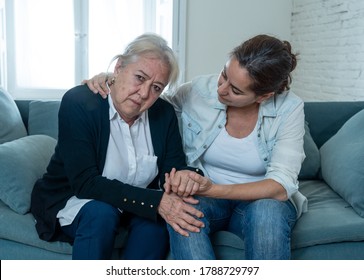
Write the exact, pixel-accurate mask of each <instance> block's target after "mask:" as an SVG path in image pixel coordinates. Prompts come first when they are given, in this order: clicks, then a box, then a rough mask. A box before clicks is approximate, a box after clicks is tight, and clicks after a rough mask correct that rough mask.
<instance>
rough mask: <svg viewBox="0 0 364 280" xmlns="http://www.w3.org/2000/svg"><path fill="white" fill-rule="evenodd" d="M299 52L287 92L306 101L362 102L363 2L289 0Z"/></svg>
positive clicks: (294, 36)
mask: <svg viewBox="0 0 364 280" xmlns="http://www.w3.org/2000/svg"><path fill="white" fill-rule="evenodd" d="M291 42H292V44H293V45H294V46H296V47H297V48H298V50H299V52H300V60H299V62H298V66H297V69H296V70H295V72H294V75H293V84H292V90H293V91H294V92H295V93H296V94H298V95H299V96H301V98H303V99H304V100H306V101H320V100H332V101H343V100H346V101H355V100H364V73H363V72H364V1H363V0H309V1H302V0H293V13H292V37H291Z"/></svg>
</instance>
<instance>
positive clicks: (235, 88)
mask: <svg viewBox="0 0 364 280" xmlns="http://www.w3.org/2000/svg"><path fill="white" fill-rule="evenodd" d="M223 71H224V74H225V76H226V77H227V73H226V65H224V70H223ZM230 85H231V87H232V88H233V89H234V90H235V91H238V92H240V93H244V91H242V90H240V89H239V88H237V87H236V86H234V85H233V84H232V83H230Z"/></svg>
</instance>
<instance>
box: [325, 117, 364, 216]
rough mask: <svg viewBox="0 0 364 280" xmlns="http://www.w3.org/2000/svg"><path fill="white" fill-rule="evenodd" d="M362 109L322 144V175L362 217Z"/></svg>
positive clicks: (363, 133) (363, 198)
mask: <svg viewBox="0 0 364 280" xmlns="http://www.w3.org/2000/svg"><path fill="white" fill-rule="evenodd" d="M363 123H364V110H362V111H360V112H358V113H356V114H355V115H354V116H353V117H351V118H350V119H349V120H348V121H347V122H346V123H345V124H344V125H343V126H342V127H341V128H340V130H339V131H338V132H337V133H336V134H335V135H334V136H333V137H331V138H330V139H329V140H328V141H327V142H326V143H325V144H324V145H323V146H322V147H321V148H320V153H321V169H322V170H321V172H322V178H323V179H324V180H325V181H326V182H327V183H328V184H329V185H330V186H331V188H332V189H333V190H334V191H336V192H337V193H338V194H339V195H340V196H341V197H343V198H344V199H345V200H346V201H347V202H348V203H349V204H350V205H351V206H352V207H353V209H354V210H355V211H356V212H357V213H358V214H359V215H360V216H361V217H363V218H364V164H363V162H364V141H363V139H364V129H363Z"/></svg>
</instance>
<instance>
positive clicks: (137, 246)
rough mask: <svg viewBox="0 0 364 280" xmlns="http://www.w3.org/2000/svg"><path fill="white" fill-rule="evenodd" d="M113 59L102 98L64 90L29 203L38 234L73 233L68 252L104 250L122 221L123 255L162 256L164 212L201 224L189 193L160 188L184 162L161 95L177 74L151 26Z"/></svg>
mask: <svg viewBox="0 0 364 280" xmlns="http://www.w3.org/2000/svg"><path fill="white" fill-rule="evenodd" d="M115 60H117V62H116V65H115V68H114V73H113V75H112V78H110V80H109V87H110V95H109V97H108V99H103V98H101V97H100V96H99V95H94V94H90V90H89V89H88V87H87V86H77V87H75V88H72V89H71V90H69V91H68V92H67V93H66V94H65V95H64V97H63V99H62V102H61V106H60V110H59V138H58V143H57V146H56V149H55V153H54V155H53V157H52V159H51V161H50V163H49V165H48V168H47V172H46V174H44V176H43V177H42V178H41V179H40V180H38V181H37V183H36V184H35V187H34V190H33V193H32V202H31V212H32V213H33V215H34V217H35V219H36V221H37V223H36V229H37V231H38V233H39V236H40V238H41V239H44V240H47V241H54V240H63V241H69V242H71V243H73V255H72V257H73V259H109V258H111V255H112V250H113V246H114V241H115V236H116V235H117V232H118V228H119V226H120V225H121V224H123V225H126V226H127V227H128V229H129V234H128V240H127V244H126V248H125V250H124V255H123V258H125V259H161V258H164V257H165V256H166V253H167V250H168V233H167V230H166V225H165V222H164V221H166V222H167V223H169V224H171V226H172V227H173V228H175V229H176V230H177V231H179V232H180V233H181V234H186V231H185V230H188V231H192V232H194V231H199V228H200V227H201V226H202V222H200V221H198V220H197V219H196V218H198V217H201V216H202V213H201V212H200V211H197V210H195V209H194V207H192V206H191V205H189V204H187V203H186V202H189V203H192V204H193V203H196V201H195V200H194V199H192V198H191V197H187V198H186V199H182V198H180V197H178V196H177V195H175V194H173V193H170V194H167V193H164V192H163V191H162V190H161V186H163V184H164V175H165V173H166V172H170V171H171V169H172V167H177V168H179V169H188V167H187V166H186V163H185V155H184V154H183V149H182V144H181V139H180V134H179V129H178V121H177V118H176V115H175V112H174V110H173V107H172V106H171V105H169V104H168V103H167V102H165V101H163V100H161V99H159V96H160V94H161V93H162V92H163V90H164V88H165V87H166V86H167V85H168V84H169V83H171V85H173V83H175V81H176V79H177V77H178V65H177V60H176V58H175V56H174V54H173V52H172V50H171V49H170V48H169V47H168V46H167V43H166V41H165V40H164V39H162V38H161V37H159V36H157V35H154V34H144V35H142V36H140V37H138V38H136V39H135V40H134V41H133V42H131V43H130V44H129V45H128V46H127V48H126V50H125V52H124V53H123V54H122V55H118V56H116V57H115ZM158 217H162V218H163V219H164V221H163V219H160V218H158ZM182 228H183V229H184V230H183V229H182Z"/></svg>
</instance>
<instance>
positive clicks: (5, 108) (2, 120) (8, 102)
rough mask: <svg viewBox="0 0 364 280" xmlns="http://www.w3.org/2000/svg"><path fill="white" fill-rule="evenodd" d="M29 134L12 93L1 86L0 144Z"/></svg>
mask: <svg viewBox="0 0 364 280" xmlns="http://www.w3.org/2000/svg"><path fill="white" fill-rule="evenodd" d="M26 135H27V130H26V129H25V126H24V123H23V121H22V118H21V115H20V112H19V109H18V107H17V106H16V104H15V101H14V100H13V98H12V97H11V95H10V94H9V93H8V92H6V91H5V90H4V89H2V88H0V144H2V143H5V142H8V141H12V140H15V139H18V138H21V137H24V136H26Z"/></svg>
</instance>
